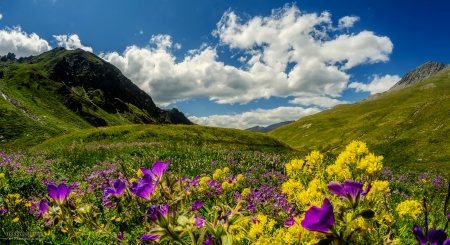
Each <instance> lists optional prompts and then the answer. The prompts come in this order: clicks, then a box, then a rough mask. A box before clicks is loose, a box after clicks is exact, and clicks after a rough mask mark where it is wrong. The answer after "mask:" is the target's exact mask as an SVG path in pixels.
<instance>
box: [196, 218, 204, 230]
mask: <svg viewBox="0 0 450 245" xmlns="http://www.w3.org/2000/svg"><path fill="white" fill-rule="evenodd" d="M205 220H206V218H205V217H203V216H195V227H197V228H198V227H201V226H203V223H205Z"/></svg>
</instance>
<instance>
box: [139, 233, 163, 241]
mask: <svg viewBox="0 0 450 245" xmlns="http://www.w3.org/2000/svg"><path fill="white" fill-rule="evenodd" d="M160 237H161V236H160V235H156V234H150V233H149V234H145V235H143V236H141V237H140V238H139V239H138V241H140V242H144V241H156V240H158V239H159V238H160Z"/></svg>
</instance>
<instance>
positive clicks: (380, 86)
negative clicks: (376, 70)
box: [348, 75, 401, 94]
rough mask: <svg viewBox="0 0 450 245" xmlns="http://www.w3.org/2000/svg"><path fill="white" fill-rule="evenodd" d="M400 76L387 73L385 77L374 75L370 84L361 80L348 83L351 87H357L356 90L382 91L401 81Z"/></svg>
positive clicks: (373, 92) (374, 92) (371, 92)
mask: <svg viewBox="0 0 450 245" xmlns="http://www.w3.org/2000/svg"><path fill="white" fill-rule="evenodd" d="M400 79H401V78H400V77H399V76H397V75H393V76H391V75H385V76H384V77H380V76H378V75H373V76H372V81H370V82H369V83H368V84H365V83H360V82H352V83H350V84H349V85H348V87H349V88H354V89H356V92H360V91H363V92H370V94H376V93H381V92H384V91H386V90H388V89H389V88H391V87H392V86H394V84H396V83H397V82H398V81H400Z"/></svg>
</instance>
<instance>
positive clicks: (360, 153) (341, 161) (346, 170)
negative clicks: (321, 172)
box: [326, 140, 383, 181]
mask: <svg viewBox="0 0 450 245" xmlns="http://www.w3.org/2000/svg"><path fill="white" fill-rule="evenodd" d="M382 160H383V157H382V156H375V155H374V154H369V149H367V145H366V143H364V142H361V141H356V140H354V141H352V143H350V144H349V145H347V147H346V148H345V151H343V152H342V153H341V154H339V156H338V157H337V159H336V162H335V163H334V164H332V165H330V166H328V167H327V169H326V172H327V174H328V176H329V178H330V179H333V180H335V181H344V180H346V179H354V177H355V176H352V171H351V169H355V168H356V169H358V170H362V171H363V172H365V173H366V174H374V173H375V172H377V171H379V170H381V169H382V168H383V164H382V163H381V161H382Z"/></svg>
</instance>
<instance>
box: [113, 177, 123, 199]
mask: <svg viewBox="0 0 450 245" xmlns="http://www.w3.org/2000/svg"><path fill="white" fill-rule="evenodd" d="M114 188H115V192H116V193H115V195H116V196H120V195H122V193H123V191H124V190H125V183H124V182H122V181H120V180H116V182H114Z"/></svg>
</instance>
